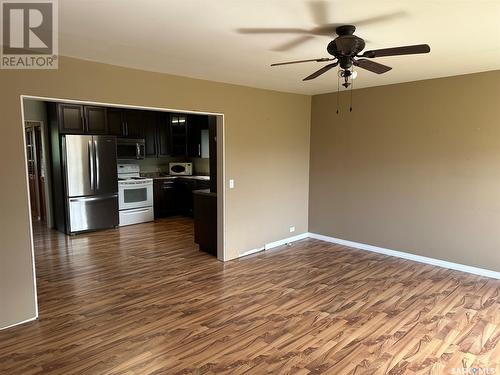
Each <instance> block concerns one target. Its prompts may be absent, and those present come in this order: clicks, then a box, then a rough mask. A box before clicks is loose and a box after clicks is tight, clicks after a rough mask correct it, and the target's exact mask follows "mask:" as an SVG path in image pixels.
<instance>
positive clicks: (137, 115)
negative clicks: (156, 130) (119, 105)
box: [124, 109, 146, 138]
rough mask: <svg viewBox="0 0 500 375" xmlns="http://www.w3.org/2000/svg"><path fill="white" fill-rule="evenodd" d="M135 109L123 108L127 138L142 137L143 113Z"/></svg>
mask: <svg viewBox="0 0 500 375" xmlns="http://www.w3.org/2000/svg"><path fill="white" fill-rule="evenodd" d="M145 112H146V111H140V110H136V109H126V110H124V116H125V136H126V137H127V138H144V119H143V116H144V113H145Z"/></svg>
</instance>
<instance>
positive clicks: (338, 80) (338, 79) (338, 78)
mask: <svg viewBox="0 0 500 375" xmlns="http://www.w3.org/2000/svg"><path fill="white" fill-rule="evenodd" d="M339 87H340V77H339V75H338V74H337V115H338V114H339V95H340V90H339Z"/></svg>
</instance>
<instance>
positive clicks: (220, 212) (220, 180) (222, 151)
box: [20, 94, 228, 319]
mask: <svg viewBox="0 0 500 375" xmlns="http://www.w3.org/2000/svg"><path fill="white" fill-rule="evenodd" d="M24 99H29V100H38V101H44V102H45V101H50V102H59V103H74V104H82V105H97V106H106V107H114V108H128V109H143V110H151V111H158V112H177V113H187V114H199V115H212V116H216V118H217V259H219V260H220V261H223V262H224V261H227V260H228V256H227V248H226V244H227V242H226V207H227V206H226V184H225V178H226V177H225V176H226V171H225V169H226V168H225V166H226V145H225V143H226V142H225V138H226V137H225V118H224V113H220V112H207V111H196V110H190V109H178V108H166V107H152V106H142V105H133V104H117V103H106V102H97V101H89V100H75V99H67V98H54V97H45V96H33V95H23V94H22V95H20V101H21V125H22V128H23V147H24V159H25V160H24V166H25V176H26V189H27V197H28V202H27V203H28V210H29V217H30V220H29V231H30V241H31V244H30V245H31V259H32V269H33V282H34V285H33V287H34V291H35V306H36V317H35V319H36V318H38V296H37V287H36V270H35V250H34V238H33V223H32V220H31V206H30V202H29V195H30V194H29V176H28V162H27V154H26V133H25V129H24V124H25V121H26V120H25V117H24Z"/></svg>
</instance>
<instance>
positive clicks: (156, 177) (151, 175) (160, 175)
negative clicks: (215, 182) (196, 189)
mask: <svg viewBox="0 0 500 375" xmlns="http://www.w3.org/2000/svg"><path fill="white" fill-rule="evenodd" d="M141 176H143V177H147V178H152V179H154V180H175V179H178V178H182V179H188V180H201V181H210V176H184V175H175V176H171V175H167V174H163V173H141Z"/></svg>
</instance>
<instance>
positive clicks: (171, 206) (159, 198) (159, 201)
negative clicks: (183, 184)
mask: <svg viewBox="0 0 500 375" xmlns="http://www.w3.org/2000/svg"><path fill="white" fill-rule="evenodd" d="M153 190H154V211H155V218H160V217H167V216H173V215H177V214H178V212H179V207H178V200H179V199H178V190H177V187H176V184H175V180H173V179H172V180H170V179H156V180H154V184H153Z"/></svg>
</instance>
